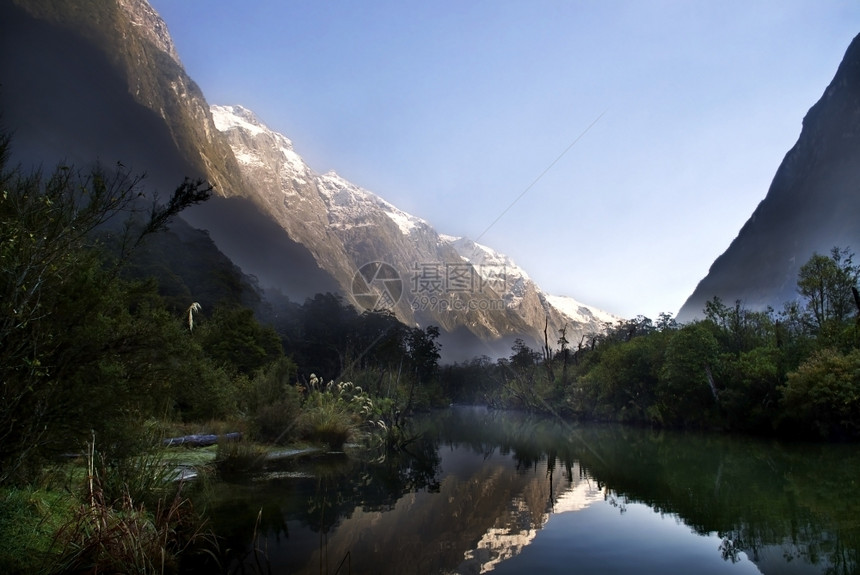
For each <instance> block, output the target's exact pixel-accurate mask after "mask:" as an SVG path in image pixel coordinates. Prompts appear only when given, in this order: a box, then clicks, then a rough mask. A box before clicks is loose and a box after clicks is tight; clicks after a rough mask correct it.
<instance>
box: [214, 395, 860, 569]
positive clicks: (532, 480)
mask: <svg viewBox="0 0 860 575" xmlns="http://www.w3.org/2000/svg"><path fill="white" fill-rule="evenodd" d="M415 432H416V433H419V432H420V435H418V436H417V437H418V438H417V439H416V440H415V441H413V442H412V443H410V444H409V445H408V446H407V451H404V452H403V453H401V454H398V455H397V456H387V457H371V456H367V455H365V456H356V455H354V454H351V455H349V456H347V455H345V454H338V453H330V454H322V453H317V454H312V455H308V456H306V457H302V458H295V459H291V460H287V461H284V462H281V463H280V464H278V465H276V466H273V467H271V468H270V469H268V470H267V471H266V472H265V473H260V474H256V475H252V476H248V477H245V478H242V480H241V481H236V482H220V483H217V484H215V485H212V486H211V487H210V488H209V489H208V504H207V513H208V515H209V516H210V517H211V527H212V528H213V529H214V530H215V532H216V533H217V534H218V535H219V536H221V537H222V541H221V548H222V550H224V551H225V552H227V553H228V555H229V557H230V558H229V560H228V561H227V564H225V565H223V566H222V568H226V569H227V570H228V571H231V572H236V573H239V572H244V573H268V572H271V573H327V574H333V573H380V574H385V573H391V574H398V575H401V574H409V573H429V574H435V573H464V574H471V573H487V572H493V573H500V574H503V573H540V574H542V575H546V574H550V573H579V574H588V573H600V574H607V573H619V574H626V573H636V574H642V573H659V574H670V573H679V574H681V573H683V574H689V573H696V574H704V573H713V574H721V573H737V574H742V573H766V574H774V575H776V574H779V575H783V574H789V575H790V574H807V573H809V574H812V573H839V574H843V573H855V572H858V571H860V567H858V549H860V493H858V481H860V453H858V451H860V450H858V448H857V446H853V445H815V444H785V443H778V442H774V441H769V440H760V439H754V438H747V437H729V436H725V435H717V434H691V433H680V432H668V431H653V430H650V429H641V428H631V427H622V426H596V425H582V424H572V423H569V422H564V421H561V420H559V419H555V418H551V417H538V416H534V415H528V414H522V413H511V412H503V411H492V410H487V409H484V408H478V407H455V408H451V409H448V410H444V411H440V412H434V413H433V414H430V415H427V416H425V417H422V418H420V419H419V421H417V422H416V428H415ZM210 567H211V566H210Z"/></svg>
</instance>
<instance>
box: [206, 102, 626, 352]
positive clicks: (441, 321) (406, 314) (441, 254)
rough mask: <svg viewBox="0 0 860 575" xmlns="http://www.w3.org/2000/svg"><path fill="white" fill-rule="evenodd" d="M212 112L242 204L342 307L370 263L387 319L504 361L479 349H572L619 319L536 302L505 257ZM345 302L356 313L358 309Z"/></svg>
mask: <svg viewBox="0 0 860 575" xmlns="http://www.w3.org/2000/svg"><path fill="white" fill-rule="evenodd" d="M211 111H212V116H213V118H214V119H215V125H216V127H217V128H218V129H219V130H220V131H221V132H222V133H223V134H224V136H225V137H226V139H227V141H228V142H229V143H230V146H231V147H232V149H233V153H234V155H235V157H236V159H237V160H238V161H239V164H240V166H241V169H242V174H243V177H244V178H245V179H246V181H247V182H248V186H247V188H246V192H245V193H246V194H247V196H248V197H249V198H251V199H252V200H253V201H254V203H255V204H257V205H258V206H260V207H261V208H262V209H263V210H264V211H265V212H266V213H268V214H269V215H270V216H271V217H272V219H274V220H275V221H276V222H278V224H279V225H280V226H281V227H282V228H283V229H284V230H285V231H286V232H287V233H288V234H289V235H290V237H291V238H293V239H295V240H296V241H298V242H299V243H301V244H303V245H304V246H306V247H307V248H308V249H309V250H310V251H311V252H312V253H313V254H314V257H315V258H316V261H317V262H318V263H319V265H320V267H321V268H323V269H325V270H327V271H328V272H329V273H330V274H331V275H332V276H333V277H335V278H336V279H337V280H338V283H339V284H340V286H341V288H342V292H343V293H344V294H346V296H347V298H350V297H352V296H355V295H356V291H357V289H356V281H357V276H356V274H357V272H358V270H360V269H362V267H363V266H365V265H366V264H372V263H373V262H382V263H384V264H387V265H388V266H391V268H392V269H393V270H394V272H395V275H396V277H397V278H399V280H400V284H399V289H398V290H397V291H396V293H394V294H392V295H393V298H392V300H393V301H388V302H387V303H388V304H389V306H390V308H391V309H392V311H394V312H395V313H396V315H397V316H398V317H399V318H400V319H401V320H402V321H404V322H405V323H407V324H410V325H414V324H417V325H429V324H433V325H438V326H440V327H441V328H442V329H443V330H445V331H447V332H455V331H457V330H460V331H461V333H462V332H465V333H467V334H469V335H471V336H472V338H471V339H472V342H471V345H470V346H469V345H467V346H466V347H469V348H470V349H469V350H468V353H469V354H475V353H486V354H487V355H493V353H495V352H500V353H504V352H505V351H506V350H505V349H504V348H495V349H494V348H493V347H492V345H489V346H481V345H480V344H479V343H478V342H486V343H489V344H492V343H493V342H504V345H505V346H509V345H510V340H506V339H505V338H506V337H508V338H512V337H514V336H519V337H523V338H524V339H526V340H528V342H529V343H530V344H531V345H539V344H542V343H543V330H544V328H545V327H546V330H547V338H548V339H549V341H550V343H551V344H552V345H553V346H555V343H556V341H557V340H558V338H559V336H560V330H561V329H562V328H564V327H567V330H568V331H567V337H568V340H570V341H578V340H579V338H580V337H581V336H582V335H583V334H587V333H599V332H601V331H602V330H603V329H604V325H605V323H607V322H608V323H614V321H615V320H617V319H618V318H616V317H615V316H613V315H611V314H608V313H606V312H602V311H600V310H597V309H595V308H592V307H590V306H587V305H585V304H582V303H579V302H577V301H576V300H573V299H572V298H563V297H556V296H548V295H546V294H544V293H543V292H542V291H541V289H540V288H539V287H538V286H537V284H535V282H534V281H533V280H532V279H531V278H529V276H528V274H527V273H526V272H525V271H524V270H522V269H521V268H520V267H518V266H517V265H516V264H515V263H514V262H513V261H512V260H511V259H510V258H508V257H507V256H505V255H504V254H500V253H498V252H496V251H494V250H492V249H491V248H489V247H487V246H483V245H480V244H477V243H475V242H473V241H471V240H469V239H467V238H455V237H451V236H446V235H443V234H439V233H438V232H437V231H436V230H435V229H434V228H433V226H431V225H430V224H429V223H428V222H426V221H424V220H422V219H420V218H418V217H415V216H413V215H411V214H408V213H406V212H404V211H402V210H400V209H398V208H397V207H396V206H394V205H392V204H391V203H390V202H387V201H386V200H384V199H382V198H380V197H379V196H377V195H376V194H374V193H372V192H370V191H368V190H366V189H363V188H361V187H360V186H358V185H356V184H354V183H352V182H349V181H347V180H346V179H344V178H342V177H341V176H339V175H338V174H337V173H335V172H328V173H325V174H316V173H314V172H313V171H312V170H311V169H310V168H309V167H308V165H307V164H306V163H305V162H304V160H303V159H302V158H301V157H300V156H299V155H298V154H297V153H296V152H295V150H294V149H293V145H292V142H291V141H290V140H289V139H288V138H287V137H286V136H284V135H283V134H279V133H277V132H275V131H273V130H271V129H269V128H268V127H267V126H266V125H265V124H263V122H262V121H261V120H260V119H259V118H257V117H256V116H255V115H254V114H253V113H252V112H251V111H250V110H247V109H246V108H243V107H242V106H236V105H234V106H212V108H211ZM365 279H367V278H365ZM363 289H364V288H362V290H363ZM358 291H361V290H358ZM353 302H354V303H356V304H357V305H358V306H361V305H362V304H363V303H364V300H361V299H354V300H353ZM467 340H468V338H467ZM444 347H445V346H443V352H444V351H445V349H444ZM454 347H455V349H456V348H459V347H461V346H459V345H455V346H454ZM487 349H489V350H490V351H489V353H488V352H487ZM467 355H468V354H467Z"/></svg>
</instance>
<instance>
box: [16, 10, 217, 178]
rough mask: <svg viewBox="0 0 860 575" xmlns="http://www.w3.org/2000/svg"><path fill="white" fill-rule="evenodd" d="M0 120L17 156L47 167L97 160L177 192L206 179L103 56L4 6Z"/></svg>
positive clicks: (24, 161) (61, 31)
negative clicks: (185, 182)
mask: <svg viewBox="0 0 860 575" xmlns="http://www.w3.org/2000/svg"><path fill="white" fill-rule="evenodd" d="M0 113H2V117H0V122H2V126H3V128H4V129H5V130H8V131H9V132H11V133H12V136H13V141H12V145H13V150H12V152H13V155H14V159H15V160H17V161H19V162H21V163H22V164H24V165H25V166H29V165H34V166H43V167H44V169H46V170H50V169H52V168H53V167H54V166H55V165H56V164H57V163H59V162H63V163H68V164H74V165H75V166H77V167H79V168H82V169H85V168H87V167H89V166H90V165H91V164H92V163H93V162H95V161H96V160H98V161H100V162H101V163H102V164H103V165H104V166H106V167H109V166H112V165H114V164H115V163H116V162H118V161H119V162H122V163H123V164H124V165H126V166H127V167H129V168H130V169H132V170H133V171H134V172H135V173H142V172H146V173H147V187H148V188H150V189H156V190H158V189H160V190H161V191H162V192H167V191H172V189H173V188H174V187H176V186H177V185H178V184H179V183H181V182H182V179H183V177H185V176H186V175H188V176H192V175H195V173H197V174H202V172H199V170H195V169H194V168H193V167H192V166H191V165H189V163H188V162H186V161H185V160H184V159H183V158H182V157H181V155H180V154H179V153H177V151H176V146H175V145H174V142H173V139H172V137H171V135H170V131H169V130H168V128H167V126H166V124H165V123H164V120H163V119H162V118H161V117H159V116H158V115H157V114H156V113H155V112H153V111H152V110H151V109H149V108H147V107H145V106H143V105H141V104H139V103H138V102H136V101H135V100H134V98H133V97H132V96H131V94H129V91H128V87H127V85H126V82H125V80H124V78H123V77H122V75H121V73H120V71H119V70H118V69H117V67H116V66H114V65H113V64H112V63H111V62H110V61H109V60H108V58H107V57H106V56H105V54H104V53H103V52H102V51H101V50H100V49H98V48H97V47H96V46H94V45H93V44H92V42H90V41H88V40H86V39H84V38H83V37H81V36H80V35H79V34H76V33H74V32H73V31H72V30H69V29H67V28H64V27H62V26H60V25H57V24H54V23H51V22H48V21H45V20H38V19H36V18H33V17H32V16H30V15H29V14H27V13H26V12H25V11H24V10H23V9H21V8H18V7H15V6H12V5H10V4H9V3H8V2H2V3H0Z"/></svg>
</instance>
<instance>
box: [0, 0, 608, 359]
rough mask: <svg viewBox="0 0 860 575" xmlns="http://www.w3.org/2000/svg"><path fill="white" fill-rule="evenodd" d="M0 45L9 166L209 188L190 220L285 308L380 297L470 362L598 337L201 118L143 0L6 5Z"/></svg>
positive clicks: (331, 177)
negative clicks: (55, 165) (132, 173)
mask: <svg viewBox="0 0 860 575" xmlns="http://www.w3.org/2000/svg"><path fill="white" fill-rule="evenodd" d="M0 32H2V34H0V43H2V46H3V50H2V52H0V82H2V85H3V87H2V89H0V104H2V106H3V111H4V117H3V120H4V122H5V123H6V125H7V126H8V127H9V128H11V129H12V130H14V131H15V133H16V145H17V146H18V151H17V154H18V155H17V158H18V159H25V160H30V161H41V162H45V163H46V165H50V164H51V163H52V162H54V161H60V160H68V161H70V162H78V161H83V162H88V161H90V160H92V158H93V157H99V158H102V160H103V161H105V162H106V163H109V162H115V161H118V160H119V161H122V162H123V163H125V164H126V165H130V166H131V167H132V168H133V169H134V170H136V171H146V172H147V173H148V174H149V176H150V178H149V181H150V182H151V184H153V185H154V187H155V188H156V189H158V190H161V191H162V192H165V191H167V190H170V189H172V187H173V186H175V185H176V184H177V183H178V182H179V181H181V179H182V178H183V177H185V176H192V177H196V176H203V177H205V178H207V179H208V180H209V181H211V182H212V183H213V184H214V185H215V189H216V193H217V194H218V196H219V197H217V198H215V199H213V200H211V201H210V202H207V203H206V204H204V205H203V206H200V207H197V208H194V209H192V210H189V211H187V212H185V213H184V214H183V217H185V218H186V219H187V220H188V221H189V222H190V223H191V224H192V225H194V226H196V227H199V228H205V229H207V230H208V232H209V237H211V239H212V241H214V242H215V244H216V245H217V246H218V248H219V249H220V250H221V251H223V252H224V253H225V254H226V255H227V256H228V257H229V258H230V259H231V260H233V262H235V263H237V264H238V265H239V266H241V268H242V270H243V271H244V272H246V273H250V274H253V275H255V276H256V277H257V278H258V279H259V282H260V284H261V285H265V286H271V287H276V288H278V289H279V290H281V291H282V292H283V293H285V294H288V295H289V296H290V297H292V298H302V297H305V296H307V295H310V294H311V293H313V292H315V291H326V290H333V289H339V291H340V292H341V293H342V294H343V295H344V297H346V298H347V299H348V300H349V301H351V302H353V303H354V304H355V305H357V306H359V307H361V306H364V307H368V303H369V302H370V303H374V302H376V299H378V298H379V297H382V296H384V297H385V298H387V299H386V300H385V301H386V302H388V303H389V304H390V305H391V306H393V307H392V309H393V310H394V311H395V312H396V313H397V315H398V317H400V318H401V320H403V321H404V322H406V323H408V324H419V325H429V324H434V325H439V326H440V327H441V328H442V329H443V330H445V332H446V337H447V338H448V341H449V342H450V343H451V345H450V346H447V347H448V349H449V350H451V349H452V348H453V349H455V350H458V351H461V352H463V354H464V355H463V357H465V356H466V355H468V354H470V353H471V350H466V346H467V344H469V345H477V344H482V342H483V343H486V342H494V345H490V347H486V346H484V348H482V349H478V350H476V352H478V353H481V352H484V353H489V354H491V355H492V354H496V353H505V352H507V351H508V347H509V344H510V341H511V340H512V339H513V338H514V337H523V338H524V339H526V340H527V341H528V343H530V344H537V345H540V344H542V342H543V339H544V324H545V322H546V323H547V328H548V329H547V337H548V338H549V340H550V343H551V344H554V342H555V341H556V340H557V338H558V334H559V330H560V329H562V328H563V327H564V326H567V329H568V331H567V334H568V339H571V338H572V337H576V335H577V334H578V333H587V332H593V331H600V330H602V329H603V324H602V320H603V319H606V318H605V317H604V316H601V315H600V314H599V313H597V312H594V313H590V314H584V315H577V314H574V317H568V316H566V315H564V313H562V312H561V311H559V310H558V309H556V308H555V307H553V306H552V305H551V304H550V303H549V302H550V299H548V298H547V297H546V296H545V295H544V294H543V293H542V292H541V291H540V289H539V288H538V287H537V286H536V285H535V284H534V282H532V281H531V280H530V279H529V278H528V276H527V275H526V274H525V273H524V272H522V271H521V270H519V269H518V268H515V266H513V264H512V263H510V262H507V260H505V258H504V257H502V256H499V255H498V254H492V252H491V250H488V249H487V248H484V247H481V246H476V245H473V244H472V245H470V244H468V243H467V242H466V240H458V241H452V240H450V239H446V238H443V237H440V236H439V234H438V233H437V232H436V231H435V230H434V229H433V228H432V227H431V226H430V225H429V224H427V222H424V221H422V220H420V219H418V218H415V217H413V216H410V215H409V214H406V213H404V212H402V211H400V210H398V209H397V208H396V207H395V206H393V205H391V204H390V203H388V202H385V201H384V200H382V199H381V198H379V197H378V196H375V195H374V194H372V193H370V192H368V191H366V190H363V189H361V188H360V187H358V186H355V185H354V184H352V183H350V182H347V181H345V180H344V179H342V178H340V177H339V176H338V175H337V174H335V173H328V174H323V175H318V174H315V173H313V172H312V170H310V169H309V168H308V166H307V165H306V164H305V163H304V162H303V161H302V159H301V158H300V157H299V156H298V155H297V154H296V153H295V152H294V151H293V149H292V145H291V143H290V141H289V140H288V139H287V138H285V137H284V136H282V135H280V134H277V133H274V132H272V131H271V130H268V129H267V128H266V127H265V126H264V125H262V123H260V122H259V121H258V120H257V119H256V118H255V117H254V116H253V114H251V113H250V112H248V111H247V110H244V109H242V108H240V107H230V108H219V107H213V108H211V109H210V107H209V105H208V103H207V102H206V100H205V98H204V96H203V94H202V92H201V91H200V89H199V87H198V86H197V85H196V84H195V83H194V82H193V81H192V80H191V79H190V78H189V77H188V76H187V74H186V73H185V71H184V69H183V68H182V64H181V62H180V60H179V56H178V54H177V53H176V49H175V48H174V46H173V42H172V40H171V39H170V36H169V35H168V33H167V28H166V26H165V25H164V22H163V21H162V20H161V18H160V17H159V16H158V14H157V13H156V12H155V11H154V10H153V9H152V8H151V7H150V6H149V4H148V3H147V2H146V0H104V1H98V2H96V1H94V0H65V1H61V0H12V2H11V3H10V2H6V3H2V4H0ZM70 152H71V154H72V156H71V157H69V156H65V154H69V153H70ZM464 250H465V251H464ZM488 258H489V259H488ZM382 264H385V265H382ZM395 282H398V283H397V285H396V286H395ZM375 298H376V299H375ZM580 307H582V306H579V305H578V304H577V306H576V309H577V310H578V309H579V308H580ZM500 346H501V347H500ZM449 357H451V356H450V355H449Z"/></svg>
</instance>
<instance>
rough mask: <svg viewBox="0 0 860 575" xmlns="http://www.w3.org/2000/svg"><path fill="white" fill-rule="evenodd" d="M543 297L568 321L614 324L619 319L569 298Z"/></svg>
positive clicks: (560, 296)
mask: <svg viewBox="0 0 860 575" xmlns="http://www.w3.org/2000/svg"><path fill="white" fill-rule="evenodd" d="M544 297H546V300H547V302H548V303H549V304H550V305H551V306H552V307H554V308H555V309H557V310H558V311H560V312H561V313H563V314H564V315H566V316H567V317H569V318H570V319H572V320H574V321H577V322H580V323H590V322H594V321H599V322H601V323H610V324H615V322H617V321H618V320H620V319H621V318H620V317H618V316H617V315H614V314H611V313H609V312H608V311H603V310H601V309H597V308H596V307H591V306H589V305H585V304H584V303H581V302H579V301H578V300H575V299H574V298H572V297H570V296H565V295H549V294H544Z"/></svg>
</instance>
